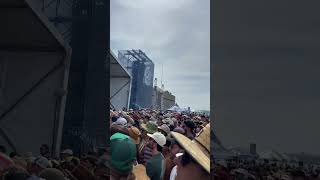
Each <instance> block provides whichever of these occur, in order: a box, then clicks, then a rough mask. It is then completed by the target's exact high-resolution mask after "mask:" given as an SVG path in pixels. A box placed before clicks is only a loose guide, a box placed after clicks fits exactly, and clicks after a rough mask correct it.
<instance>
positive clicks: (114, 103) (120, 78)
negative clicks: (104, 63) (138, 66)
mask: <svg viewBox="0 0 320 180" xmlns="http://www.w3.org/2000/svg"><path fill="white" fill-rule="evenodd" d="M131 79H132V78H131V76H130V75H129V73H128V71H127V70H126V69H125V68H124V67H122V65H121V64H120V63H119V61H118V59H117V58H116V56H115V55H114V54H113V53H112V52H111V50H110V106H111V107H112V108H114V109H116V110H122V108H126V109H128V107H129V99H130V91H131Z"/></svg>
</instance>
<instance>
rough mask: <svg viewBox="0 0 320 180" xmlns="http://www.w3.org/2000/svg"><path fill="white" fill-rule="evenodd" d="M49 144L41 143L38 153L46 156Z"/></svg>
mask: <svg viewBox="0 0 320 180" xmlns="http://www.w3.org/2000/svg"><path fill="white" fill-rule="evenodd" d="M49 153H50V151H49V146H48V145H47V144H42V145H41V147H40V154H41V156H45V157H47V156H48V155H49Z"/></svg>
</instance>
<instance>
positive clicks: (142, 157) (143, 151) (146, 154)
mask: <svg viewBox="0 0 320 180" xmlns="http://www.w3.org/2000/svg"><path fill="white" fill-rule="evenodd" d="M141 128H142V132H141V137H142V139H141V141H140V144H139V150H138V151H139V159H138V162H139V163H140V164H145V162H146V161H147V160H149V159H150V158H151V157H152V153H151V148H149V147H148V146H147V143H148V140H149V136H147V133H149V134H153V133H155V132H157V131H158V126H157V124H156V123H154V122H148V123H147V124H141Z"/></svg>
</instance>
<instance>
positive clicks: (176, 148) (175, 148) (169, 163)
mask: <svg viewBox="0 0 320 180" xmlns="http://www.w3.org/2000/svg"><path fill="white" fill-rule="evenodd" d="M181 150H182V147H181V146H180V145H179V144H178V142H177V141H176V140H174V139H171V144H170V147H169V151H170V152H169V156H167V157H166V170H165V173H164V178H163V179H164V180H169V179H170V174H171V171H172V168H173V167H174V166H175V165H176V164H175V163H174V159H175V158H176V155H177V154H178V153H180V152H181Z"/></svg>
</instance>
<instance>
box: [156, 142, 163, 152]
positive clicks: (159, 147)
mask: <svg viewBox="0 0 320 180" xmlns="http://www.w3.org/2000/svg"><path fill="white" fill-rule="evenodd" d="M157 151H159V152H162V147H161V146H160V145H159V144H158V143H157Z"/></svg>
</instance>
